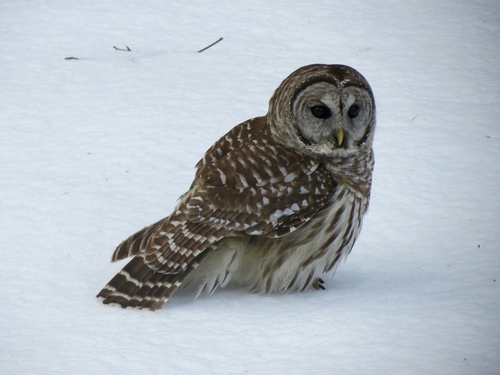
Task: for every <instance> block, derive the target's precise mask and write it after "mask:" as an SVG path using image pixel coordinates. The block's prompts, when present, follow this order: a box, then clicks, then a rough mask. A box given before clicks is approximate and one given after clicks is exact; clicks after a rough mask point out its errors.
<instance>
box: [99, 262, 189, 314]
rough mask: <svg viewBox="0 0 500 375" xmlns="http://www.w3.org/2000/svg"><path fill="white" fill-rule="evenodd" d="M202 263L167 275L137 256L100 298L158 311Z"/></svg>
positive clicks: (114, 278) (112, 281)
mask: <svg viewBox="0 0 500 375" xmlns="http://www.w3.org/2000/svg"><path fill="white" fill-rule="evenodd" d="M198 264H199V262H198V261H197V262H194V263H192V264H191V265H189V266H188V267H187V268H186V269H185V270H184V271H183V272H179V273H176V274H165V273H161V272H157V271H155V270H153V269H151V268H150V267H149V266H148V264H147V263H146V262H145V261H144V259H143V257H142V256H136V257H134V258H133V259H132V260H131V261H130V262H129V263H128V264H127V265H126V266H125V267H123V269H122V270H121V271H120V272H118V273H117V274H116V275H115V277H113V278H112V279H111V280H110V281H109V283H108V284H107V285H106V286H105V287H104V288H103V289H102V290H101V291H100V292H99V294H98V295H97V297H98V298H102V299H103V303H105V304H110V303H116V304H118V305H120V306H121V307H124V308H125V307H136V308H147V309H151V310H158V309H161V308H162V307H163V305H165V303H166V302H167V301H168V300H169V299H170V297H172V295H173V294H174V292H175V291H176V290H177V288H178V287H179V286H180V285H181V284H182V282H183V281H184V279H185V278H186V277H187V276H188V275H189V274H190V273H191V272H192V271H193V270H194V269H195V268H196V267H197V266H198Z"/></svg>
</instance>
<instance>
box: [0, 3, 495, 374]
mask: <svg viewBox="0 0 500 375" xmlns="http://www.w3.org/2000/svg"><path fill="white" fill-rule="evenodd" d="M499 35H500V5H499V3H498V2H497V1H467V2H465V1H464V2H455V1H430V0H429V1H422V0H418V1H406V2H402V1H377V2H375V1H373V2H371V1H366V0H365V1H349V2H333V1H326V0H324V1H321V0H315V1H309V0H302V1H284V0H282V1H272V2H270V1H264V0H261V1H246V2H235V1H229V0H223V1H218V2H208V1H201V0H197V1H185V2H180V1H177V2H173V1H172V2H166V1H161V0H151V1H147V2H145V1H138V0H132V1H126V2H124V1H118V0H89V1H67V0H64V1H63V0H53V1H48V0H38V1H28V0H3V1H2V2H0V46H1V51H2V52H1V54H0V87H1V92H0V126H1V135H0V176H1V179H0V252H1V261H0V283H1V286H2V288H1V292H0V300H1V305H0V368H1V373H2V374H146V373H147V374H157V373H158V374H159V373H162V374H163V373H164V374H195V373H196V374H240V373H242V374H243V373H246V374H499V373H500V124H499V119H500V64H499V63H498V62H499V61H500V38H499ZM219 37H224V40H223V41H222V42H220V43H219V44H217V45H215V46H213V47H212V48H210V49H208V50H206V51H204V52H203V53H196V51H197V50H199V49H201V48H203V47H205V46H207V45H209V44H210V43H212V42H214V41H215V40H217V39H218V38H219ZM113 46H116V47H118V48H125V46H129V47H130V49H131V50H132V51H131V52H124V51H118V50H115V49H114V48H113ZM66 57H77V58H78V60H65V58H66ZM316 62H323V63H342V64H348V65H351V66H353V67H355V68H356V69H358V70H359V71H361V72H362V73H363V75H365V77H366V78H367V79H368V80H369V82H370V83H371V85H372V87H373V89H374V91H375V96H376V100H377V105H378V128H377V132H376V139H375V152H376V167H375V176H374V186H373V191H372V201H371V207H370V211H369V213H368V216H367V218H366V220H365V224H364V228H363V231H362V234H361V237H360V239H359V241H358V242H357V244H356V246H355V248H354V251H353V252H352V254H351V255H350V257H349V259H348V260H347V262H346V263H345V264H343V265H342V266H341V267H340V268H339V270H338V272H337V275H336V276H335V278H333V279H332V280H329V281H328V282H327V290H326V291H321V292H318V291H308V292H304V293H297V294H288V295H270V296H261V295H252V294H248V293H247V292H245V291H243V290H222V291H218V292H217V293H216V294H214V295H213V296H211V297H202V298H200V299H198V300H196V301H194V302H193V301H192V299H191V297H190V296H187V295H176V296H175V298H174V299H173V300H171V301H170V302H169V303H168V304H167V306H166V308H165V309H163V310H161V311H159V312H155V313H152V312H149V311H140V310H131V309H127V310H123V309H121V308H118V307H112V306H104V305H102V304H101V303H100V302H99V301H98V300H97V299H95V295H96V294H97V292H98V291H99V290H100V289H101V288H102V286H104V284H105V283H106V282H107V281H108V280H109V279H110V278H111V277H112V276H113V275H114V274H115V272H116V271H118V270H119V269H120V268H121V267H122V266H123V265H124V263H123V262H122V263H119V264H110V263H109V260H110V256H111V253H112V251H113V250H114V248H115V246H116V245H117V244H119V243H120V242H121V241H122V240H123V239H125V238H126V237H128V235H130V234H132V233H133V232H135V231H136V230H138V229H140V228H142V227H143V226H145V225H147V224H150V223H152V222H154V221H156V220H157V219H159V218H161V217H164V216H167V215H168V214H169V213H170V211H171V210H172V208H173V207H174V205H175V202H176V199H177V197H178V196H179V195H181V194H182V193H183V192H184V191H185V190H186V189H187V187H188V186H189V184H190V182H191V180H192V177H193V174H194V169H193V167H194V164H195V163H196V162H197V161H198V160H199V159H200V158H201V156H202V155H203V153H204V151H205V150H206V149H207V148H208V147H209V146H210V145H211V144H212V143H213V142H214V141H216V140H217V139H218V138H219V137H220V136H222V135H223V134H224V133H225V132H226V131H228V130H229V129H231V128H232V127H233V126H234V125H236V124H238V123H240V122H242V121H244V120H246V119H248V118H250V117H254V116H258V115H261V114H264V113H265V112H266V111H267V101H268V99H269V98H270V96H271V94H272V92H273V90H274V89H275V88H276V87H277V85H278V84H279V83H280V82H281V81H282V80H283V79H284V78H285V77H286V76H287V75H288V74H289V73H291V72H292V71H293V70H295V69H296V68H298V67H300V66H302V65H306V64H310V63H316Z"/></svg>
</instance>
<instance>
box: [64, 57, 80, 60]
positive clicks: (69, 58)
mask: <svg viewBox="0 0 500 375" xmlns="http://www.w3.org/2000/svg"><path fill="white" fill-rule="evenodd" d="M64 60H80V59H79V58H78V57H72V56H71V57H65V58H64Z"/></svg>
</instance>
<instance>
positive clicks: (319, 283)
mask: <svg viewBox="0 0 500 375" xmlns="http://www.w3.org/2000/svg"><path fill="white" fill-rule="evenodd" d="M324 283H325V281H324V280H323V279H322V278H321V277H318V278H316V279H315V280H314V281H313V288H314V289H316V290H325V289H326V287H325V286H324V285H323V284H324Z"/></svg>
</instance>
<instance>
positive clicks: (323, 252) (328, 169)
mask: <svg viewBox="0 0 500 375" xmlns="http://www.w3.org/2000/svg"><path fill="white" fill-rule="evenodd" d="M374 131H375V102H374V97H373V93H372V90H371V88H370V86H369V84H368V82H367V81H366V79H365V78H364V77H363V76H362V75H361V74H360V73H358V72H357V71H356V70H354V69H353V68H350V67H348V66H344V65H319V64H316V65H309V66H304V67H302V68H300V69H298V70H296V71H295V72H293V73H292V74H291V75H290V76H289V77H287V78H286V79H285V80H284V81H283V82H282V83H281V84H280V85H279V87H278V88H277V89H276V91H275V92H274V94H273V96H272V97H271V99H270V102H269V111H268V113H267V114H266V115H265V116H262V117H256V118H253V119H250V120H248V121H245V122H243V123H242V124H240V125H237V126H236V127H234V128H233V129H232V130H231V131H229V132H228V133H227V134H226V135H224V136H223V137H222V138H221V139H219V140H218V141H217V142H216V143H215V144H214V145H213V146H212V147H211V148H210V149H209V150H208V151H207V152H206V153H205V156H204V157H203V158H202V159H201V160H200V161H199V162H198V164H197V165H196V174H195V178H194V181H193V183H192V185H191V187H190V188H189V190H188V191H187V192H186V193H185V194H184V195H182V196H181V198H180V200H179V203H178V205H177V207H176V208H175V209H174V211H173V213H172V214H171V215H170V216H168V217H166V218H164V219H162V220H160V221H158V222H156V223H154V224H152V225H150V226H148V227H146V228H144V229H142V230H140V231H139V232H137V233H136V234H134V235H132V236H131V237H129V238H128V239H127V240H125V241H124V242H122V243H121V244H120V245H119V246H118V248H117V249H116V250H115V252H114V254H113V257H112V260H113V261H117V260H120V259H125V258H127V257H133V258H132V260H131V261H130V262H129V263H128V264H127V265H125V267H124V268H123V269H122V270H121V271H120V272H119V273H118V274H116V276H115V277H114V278H113V279H111V280H110V281H109V283H108V284H107V285H106V286H105V287H104V288H103V289H102V290H101V292H100V293H99V294H98V297H101V298H103V302H104V303H105V304H108V303H117V304H119V305H121V306H122V307H129V306H130V307H138V308H149V309H152V310H156V309H159V308H161V307H162V306H163V305H164V304H165V303H166V302H167V301H168V300H169V298H170V297H171V296H172V295H173V293H174V292H175V291H176V290H177V289H178V288H179V287H181V285H182V287H185V286H190V287H192V288H194V289H196V290H197V292H198V293H201V292H203V291H205V292H208V293H209V294H210V293H212V292H213V291H215V290H216V289H217V288H218V287H224V286H227V285H233V286H238V287H246V288H248V289H249V290H250V291H252V292H288V291H295V290H297V291H303V290H304V289H306V288H308V287H314V288H316V289H324V286H323V283H324V281H323V279H322V277H323V275H324V274H333V273H334V272H335V269H336V267H337V265H338V264H339V262H340V261H341V260H342V259H344V258H345V257H346V256H347V255H348V254H349V253H350V251H351V249H352V247H353V245H354V242H355V241H356V238H357V237H358V234H359V232H360V230H361V224H362V220H363V216H364V215H365V213H366V211H367V209H368V202H369V198H370V188H371V180H372V171H373V165H374V157H373V151H372V143H373V135H374Z"/></svg>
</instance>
